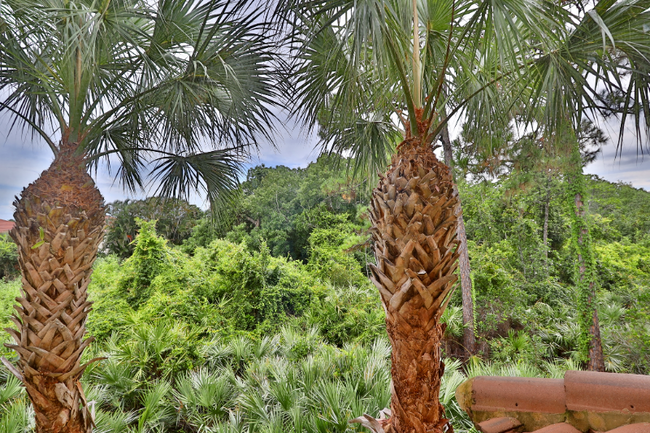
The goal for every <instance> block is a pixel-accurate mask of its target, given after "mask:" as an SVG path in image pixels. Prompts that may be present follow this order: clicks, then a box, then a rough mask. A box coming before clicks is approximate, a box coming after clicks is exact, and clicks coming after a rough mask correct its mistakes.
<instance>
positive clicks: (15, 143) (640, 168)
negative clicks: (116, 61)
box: [0, 114, 650, 219]
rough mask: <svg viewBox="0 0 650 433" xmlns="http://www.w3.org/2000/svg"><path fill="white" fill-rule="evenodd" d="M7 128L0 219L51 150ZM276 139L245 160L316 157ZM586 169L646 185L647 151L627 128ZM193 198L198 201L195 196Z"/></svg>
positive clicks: (0, 157) (309, 146) (299, 144)
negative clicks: (619, 141)
mask: <svg viewBox="0 0 650 433" xmlns="http://www.w3.org/2000/svg"><path fill="white" fill-rule="evenodd" d="M279 118H280V119H282V118H283V116H282V115H280V116H279ZM600 126H601V127H602V128H603V129H604V130H605V131H606V132H608V133H609V134H610V135H612V136H615V135H616V134H617V131H618V125H617V124H616V123H611V122H610V123H607V124H601V125H600ZM9 129H10V128H9V123H8V117H7V115H6V114H3V115H0V219H10V218H12V215H13V205H12V202H13V200H14V196H16V195H18V194H19V193H20V191H21V190H22V189H23V188H24V187H25V186H27V185H28V184H29V183H30V182H33V181H34V180H35V179H36V178H37V177H38V176H39V174H40V173H41V172H42V171H43V170H45V169H46V168H47V167H48V166H49V164H50V163H51V161H52V154H51V152H50V150H49V149H48V147H47V146H46V145H45V144H44V143H43V142H42V140H40V139H38V137H34V138H32V136H31V134H23V133H22V132H21V131H19V130H13V131H11V132H9ZM276 144H277V150H276V149H274V148H273V147H272V146H271V145H270V144H269V143H262V145H261V146H260V151H259V153H258V154H256V155H254V156H253V158H252V159H251V161H249V163H248V164H247V166H252V165H257V164H261V163H264V164H266V165H267V166H275V165H278V164H282V165H286V166H288V167H292V168H293V167H305V166H306V165H307V164H309V162H311V161H313V160H315V159H316V158H317V157H318V150H316V149H314V147H315V146H316V144H317V139H316V137H314V136H308V135H307V134H306V133H304V132H301V131H300V129H299V128H297V127H295V125H293V123H291V122H288V123H287V124H286V125H279V126H278V134H277V139H276ZM585 171H586V172H587V173H592V174H597V175H598V176H600V177H603V178H605V179H607V180H609V181H612V182H617V181H623V182H627V183H631V184H632V185H633V186H635V187H637V188H644V189H646V190H648V191H650V176H649V175H650V154H649V153H648V152H647V151H646V154H645V156H643V155H640V154H639V155H637V146H636V140H635V138H634V135H633V133H632V131H630V132H629V133H628V134H626V137H625V143H624V152H623V155H622V156H620V157H618V158H615V145H614V144H613V143H612V140H610V143H609V144H608V145H607V146H605V147H604V149H603V152H602V153H601V154H600V155H599V157H598V159H597V160H596V161H595V162H594V163H592V164H590V165H589V166H587V168H586V170H585ZM96 182H97V185H98V186H99V189H100V191H101V192H102V194H103V195H104V198H105V200H106V202H111V201H113V200H119V199H125V198H127V197H133V196H128V195H127V194H125V193H124V192H123V191H122V189H121V187H120V186H119V185H117V184H114V183H113V179H112V178H111V176H110V175H109V174H108V173H107V172H106V170H105V169H101V170H100V171H99V173H98V175H97V177H96ZM137 197H138V196H136V198H137ZM197 204H199V205H203V203H202V202H201V199H200V198H199V199H197Z"/></svg>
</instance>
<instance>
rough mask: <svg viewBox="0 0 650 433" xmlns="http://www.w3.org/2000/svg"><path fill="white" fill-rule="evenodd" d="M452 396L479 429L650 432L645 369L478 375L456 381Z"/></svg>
mask: <svg viewBox="0 0 650 433" xmlns="http://www.w3.org/2000/svg"><path fill="white" fill-rule="evenodd" d="M456 398H457V401H458V403H459V404H460V406H461V407H462V408H463V409H464V410H465V411H466V412H467V413H468V414H469V416H470V418H471V420H472V421H473V422H474V424H475V425H476V427H477V429H478V430H479V431H481V432H482V433H522V432H536V433H585V432H587V431H589V432H596V431H597V432H608V433H650V376H646V375H637V374H620V373H598V372H594V371H567V372H566V373H565V375H564V379H540V378H528V377H489V376H477V377H474V378H472V379H469V380H467V381H465V382H464V383H463V384H461V385H460V386H459V387H458V389H457V390H456Z"/></svg>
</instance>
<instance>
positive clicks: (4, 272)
mask: <svg viewBox="0 0 650 433" xmlns="http://www.w3.org/2000/svg"><path fill="white" fill-rule="evenodd" d="M17 275H18V247H17V246H16V244H15V243H14V241H13V240H12V239H11V238H10V237H9V235H8V234H0V280H2V279H3V278H13V277H15V276H17Z"/></svg>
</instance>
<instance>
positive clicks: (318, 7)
mask: <svg viewBox="0 0 650 433" xmlns="http://www.w3.org/2000/svg"><path fill="white" fill-rule="evenodd" d="M287 6H288V7H287V9H286V10H288V11H289V12H290V13H289V14H287V19H288V21H289V22H290V23H291V24H292V32H291V34H292V37H293V38H294V39H293V43H294V47H295V52H294V54H295V56H296V59H297V60H296V61H295V63H294V65H293V67H294V69H293V72H294V80H293V84H294V86H295V92H294V94H295V98H296V105H295V108H296V110H295V111H296V113H297V115H299V116H302V118H303V120H304V122H305V124H306V125H307V126H308V127H310V128H313V127H315V126H316V125H320V126H321V138H323V150H324V151H333V152H341V153H343V152H345V153H351V154H352V155H354V156H355V160H356V164H357V165H356V167H355V168H357V169H358V168H360V167H361V166H365V167H366V168H367V170H368V171H369V172H371V173H372V172H375V171H378V170H379V171H383V167H384V163H385V161H386V160H387V159H388V158H389V157H390V156H391V155H392V160H391V162H390V166H389V168H388V171H387V172H385V173H384V174H382V175H380V180H379V184H378V186H377V188H375V190H374V193H373V200H372V204H371V210H370V214H371V219H372V223H373V227H372V231H373V240H374V248H375V255H376V259H377V265H376V266H373V267H372V274H373V275H372V280H373V282H374V283H375V285H376V286H377V288H378V289H379V292H380V294H381V298H382V302H383V305H384V308H385V312H386V325H387V330H388V335H389V337H390V340H391V343H392V346H393V352H392V370H391V371H392V377H393V394H392V400H391V412H392V416H391V418H390V421H381V422H375V423H369V422H367V423H366V424H367V425H369V426H373V427H372V428H373V429H375V430H376V431H381V430H385V431H390V432H397V433H407V432H408V433H411V432H439V431H443V429H444V426H445V424H446V422H447V421H446V419H445V418H444V410H443V408H442V407H441V405H440V404H439V399H438V394H439V388H440V377H441V375H442V372H443V365H442V363H441V360H440V352H439V346H440V339H441V337H442V333H443V326H442V325H441V324H440V316H441V315H442V312H443V311H444V309H445V307H446V305H447V303H448V302H449V299H450V295H451V293H452V290H453V287H454V283H455V281H456V279H457V276H456V275H455V274H454V271H455V269H456V267H457V258H458V253H459V249H458V243H459V242H458V240H457V237H456V236H457V222H458V218H459V216H460V215H462V213H461V212H460V211H459V202H458V197H457V194H456V193H455V192H454V188H453V181H452V178H451V173H450V170H449V168H448V167H447V166H446V165H445V164H443V163H442V162H440V161H439V160H438V158H437V157H436V156H435V154H434V150H435V148H436V147H437V142H438V140H439V136H440V133H441V132H442V131H443V129H444V127H445V125H446V124H447V123H448V122H449V120H450V119H451V118H454V116H459V115H463V116H464V118H465V120H466V122H468V123H469V125H470V126H471V127H473V128H474V129H477V130H482V133H483V134H486V135H488V134H490V133H491V128H492V127H493V125H499V122H496V120H503V119H504V118H509V116H514V115H517V116H519V117H522V116H525V115H527V114H530V116H527V117H524V119H525V120H528V122H527V124H528V125H529V126H532V127H535V126H540V127H541V126H543V127H545V128H547V129H548V130H550V131H552V130H555V129H557V128H558V125H560V124H562V123H563V122H565V119H569V120H570V121H572V122H573V124H577V122H578V121H579V120H580V119H581V118H582V116H583V114H584V113H585V111H586V108H587V107H592V108H593V109H594V110H597V109H598V103H599V101H600V96H599V95H600V93H599V91H600V90H601V88H600V87H599V85H600V83H606V86H605V87H608V90H610V91H613V90H619V91H623V92H624V93H625V94H627V95H628V96H629V98H628V99H626V104H627V105H626V107H625V110H627V111H626V112H628V113H632V114H633V115H635V116H636V118H637V119H638V115H640V114H643V113H645V115H646V116H647V113H648V112H647V111H645V112H644V111H643V110H640V109H639V107H641V106H645V107H647V105H648V97H647V96H648V78H647V77H648V75H647V74H644V73H643V69H642V68H641V67H640V66H639V65H643V68H647V66H648V65H649V63H648V58H649V57H648V53H650V37H649V36H648V33H647V29H645V27H644V26H645V25H647V24H644V20H646V21H647V19H648V12H647V9H648V1H647V0H643V1H641V2H631V1H620V2H614V1H613V0H607V1H605V0H603V1H601V2H599V3H597V5H596V7H595V8H592V9H589V10H587V7H588V5H587V3H586V2H585V3H584V4H583V3H580V2H571V3H566V4H564V5H557V4H555V3H547V2H544V1H527V2H521V1H518V0H494V1H485V2H478V1H474V0H412V1H407V0H356V1H344V0H320V1H314V2H289V4H288V5H287ZM624 59H633V61H632V60H628V61H627V63H626V61H625V60H624ZM632 63H633V64H632ZM624 72H627V73H628V74H629V77H628V78H629V80H628V81H621V80H619V79H618V77H620V76H621V75H622V73H624ZM596 82H598V83H599V84H598V85H595V84H594V83H596ZM625 86H627V87H625ZM642 96H643V97H642ZM644 97H645V99H644ZM569 108H570V109H569ZM540 113H543V114H540ZM539 118H541V119H543V121H542V122H540V123H536V122H534V121H533V119H539ZM648 124H649V123H648V122H647V123H646V125H648ZM497 127H498V126H497ZM396 136H398V137H400V138H399V139H398V140H395V137H396ZM399 140H401V142H400V143H399V144H398V145H397V147H396V148H395V147H394V143H395V142H396V141H399ZM366 421H367V419H366ZM364 425H365V424H364Z"/></svg>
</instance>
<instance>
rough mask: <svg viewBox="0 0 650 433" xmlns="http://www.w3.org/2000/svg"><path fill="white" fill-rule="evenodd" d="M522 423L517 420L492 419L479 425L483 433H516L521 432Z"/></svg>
mask: <svg viewBox="0 0 650 433" xmlns="http://www.w3.org/2000/svg"><path fill="white" fill-rule="evenodd" d="M521 425H522V424H521V422H520V421H519V420H518V419H516V418H510V417H503V418H492V419H489V420H487V421H483V422H482V423H480V424H479V425H478V430H479V431H480V432H481V433H515V432H519V431H521V429H520V428H519V427H521Z"/></svg>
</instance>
